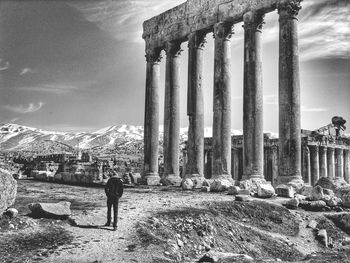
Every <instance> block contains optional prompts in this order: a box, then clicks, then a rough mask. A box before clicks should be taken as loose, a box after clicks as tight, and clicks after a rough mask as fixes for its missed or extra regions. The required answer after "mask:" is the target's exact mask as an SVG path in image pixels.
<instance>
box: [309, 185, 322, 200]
mask: <svg viewBox="0 0 350 263" xmlns="http://www.w3.org/2000/svg"><path fill="white" fill-rule="evenodd" d="M323 198H324V193H323V188H322V186H320V185H316V186H315V187H314V189H313V190H312V193H311V197H310V199H311V200H313V201H318V200H322V199H323Z"/></svg>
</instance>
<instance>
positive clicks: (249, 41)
mask: <svg viewBox="0 0 350 263" xmlns="http://www.w3.org/2000/svg"><path fill="white" fill-rule="evenodd" d="M243 20H244V87H243V97H244V98H243V179H264V172H263V171H264V132H263V85H262V59H261V40H260V38H261V29H262V25H263V15H261V14H258V13H253V12H248V13H246V14H244V16H243Z"/></svg>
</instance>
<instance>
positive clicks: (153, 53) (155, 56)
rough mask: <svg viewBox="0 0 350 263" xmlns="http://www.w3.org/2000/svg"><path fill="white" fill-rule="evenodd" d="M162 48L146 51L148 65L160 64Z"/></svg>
mask: <svg viewBox="0 0 350 263" xmlns="http://www.w3.org/2000/svg"><path fill="white" fill-rule="evenodd" d="M161 51H162V50H161V49H160V48H148V49H147V50H146V56H145V57H146V61H147V63H159V62H161V60H162V56H161V55H160V53H161Z"/></svg>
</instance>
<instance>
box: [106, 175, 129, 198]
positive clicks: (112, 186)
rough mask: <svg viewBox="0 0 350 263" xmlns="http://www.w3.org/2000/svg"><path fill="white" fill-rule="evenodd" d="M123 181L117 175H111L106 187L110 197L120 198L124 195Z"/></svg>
mask: <svg viewBox="0 0 350 263" xmlns="http://www.w3.org/2000/svg"><path fill="white" fill-rule="evenodd" d="M123 190H124V188H123V182H122V180H120V179H119V178H117V177H111V178H110V179H109V180H108V182H107V184H106V187H105V192H106V195H107V197H108V198H113V199H115V198H120V197H122V195H123Z"/></svg>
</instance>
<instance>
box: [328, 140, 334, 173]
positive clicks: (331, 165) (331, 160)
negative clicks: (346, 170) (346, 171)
mask: <svg viewBox="0 0 350 263" xmlns="http://www.w3.org/2000/svg"><path fill="white" fill-rule="evenodd" d="M327 167H328V168H327V173H328V177H329V178H330V179H334V178H335V158H334V148H333V147H328V149H327Z"/></svg>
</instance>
